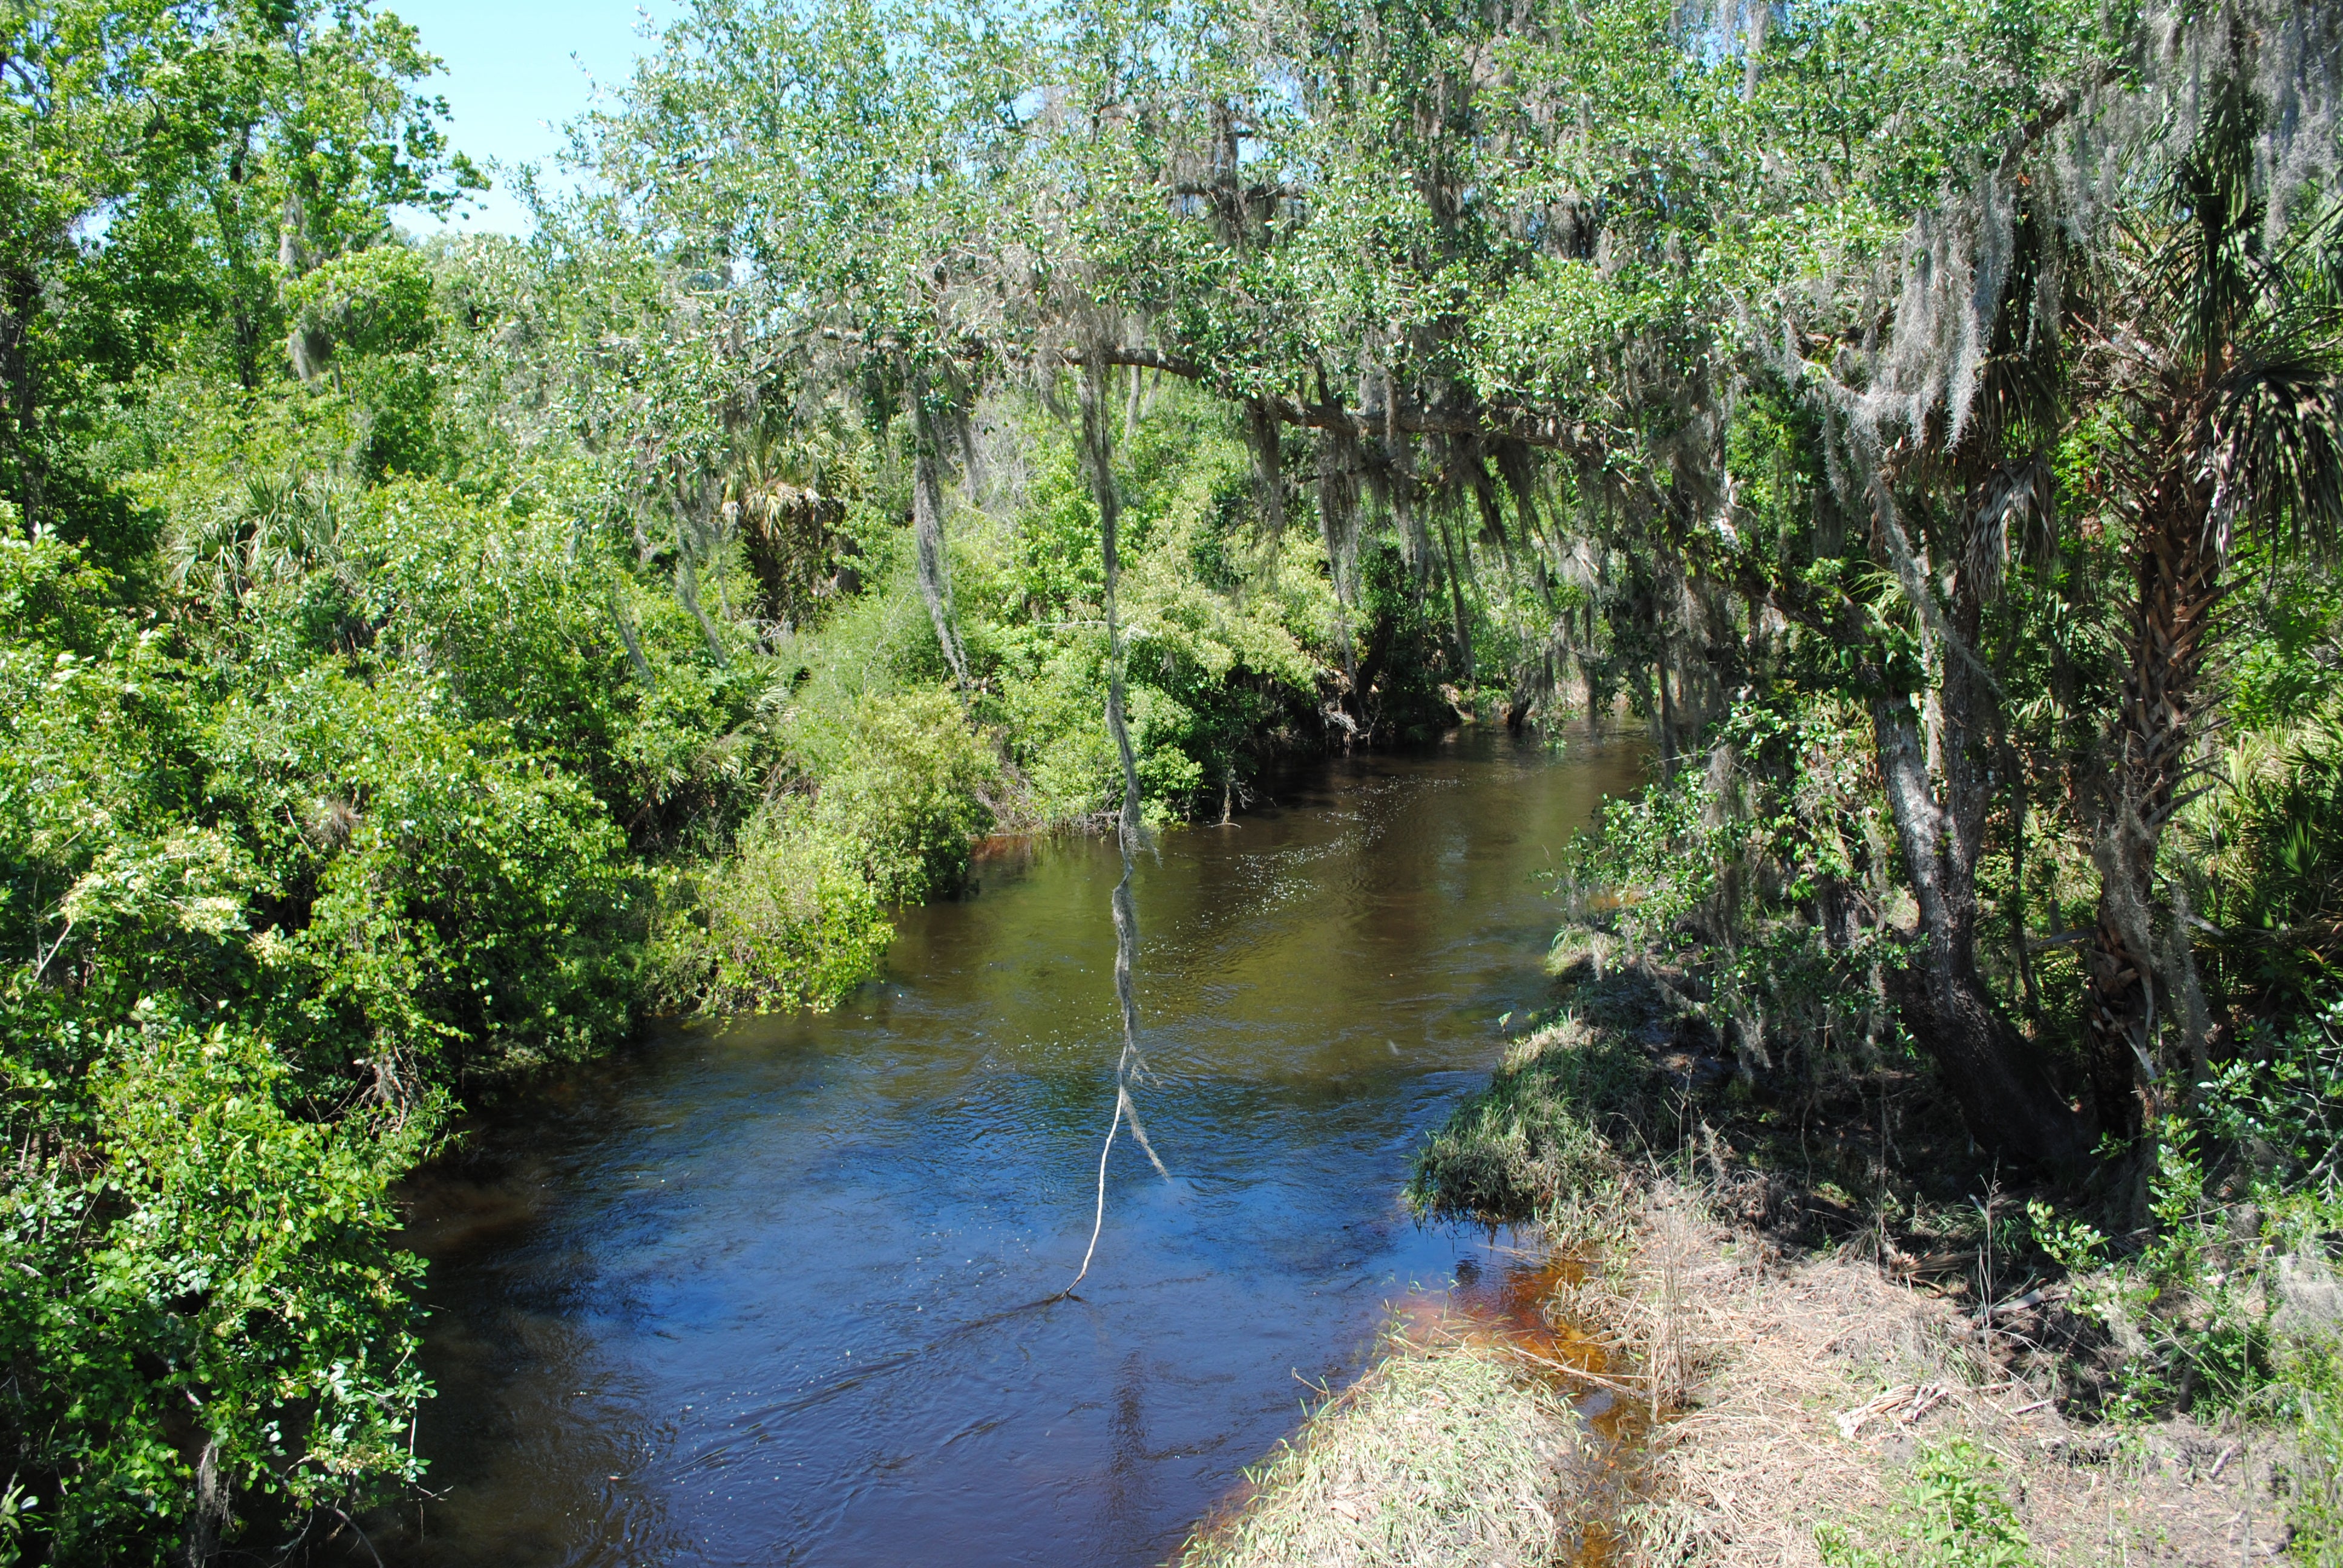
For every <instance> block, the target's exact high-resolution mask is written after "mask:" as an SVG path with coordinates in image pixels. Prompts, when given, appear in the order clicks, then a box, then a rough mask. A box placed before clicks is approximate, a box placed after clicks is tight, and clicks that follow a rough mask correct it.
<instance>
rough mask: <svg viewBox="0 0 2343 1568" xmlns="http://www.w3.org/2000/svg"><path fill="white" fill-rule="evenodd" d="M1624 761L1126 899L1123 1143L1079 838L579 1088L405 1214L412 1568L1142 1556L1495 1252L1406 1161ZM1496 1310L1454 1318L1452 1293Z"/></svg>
mask: <svg viewBox="0 0 2343 1568" xmlns="http://www.w3.org/2000/svg"><path fill="white" fill-rule="evenodd" d="M1641 756H1642V754H1641V751H1640V749H1637V748H1635V747H1634V746H1632V745H1626V744H1620V745H1614V746H1611V747H1607V748H1604V747H1595V746H1592V745H1588V744H1586V743H1584V742H1580V743H1574V745H1573V746H1572V747H1571V748H1570V749H1569V750H1568V752H1567V753H1566V754H1565V756H1564V758H1562V759H1559V760H1557V759H1554V756H1553V754H1552V753H1550V752H1548V751H1547V750H1545V749H1543V748H1540V747H1536V746H1532V745H1523V744H1516V743H1513V742H1512V741H1509V740H1507V739H1504V738H1503V737H1502V736H1486V735H1483V736H1478V737H1468V738H1466V739H1462V740H1459V741H1455V742H1453V743H1452V744H1450V745H1449V746H1447V747H1446V748H1444V749H1441V750H1439V751H1437V752H1434V753H1431V754H1428V755H1423V756H1414V757H1373V758H1368V759H1361V760H1357V761H1351V762H1345V763H1340V764H1335V765H1332V766H1331V767H1327V768H1324V769H1314V770H1312V771H1309V772H1306V773H1302V774H1299V775H1296V776H1292V777H1289V778H1288V779H1285V780H1283V781H1282V783H1281V784H1280V786H1279V788H1278V798H1277V799H1276V800H1275V802H1274V803H1273V805H1270V806H1266V807H1264V808H1263V809H1261V810H1259V811H1258V812H1256V813H1255V814H1252V815H1250V816H1247V817H1245V818H1243V819H1241V821H1240V823H1239V825H1238V826H1236V827H1233V828H1228V829H1217V828H1204V829H1192V830H1188V831H1183V832H1178V833H1173V834H1169V835H1167V836H1165V837H1164V839H1162V842H1161V855H1160V858H1156V859H1149V860H1147V861H1145V862H1143V863H1142V865H1141V869H1140V872H1139V877H1138V882H1137V891H1138V899H1139V908H1140V911H1141V956H1140V975H1141V978H1140V1001H1141V1030H1142V1038H1143V1040H1144V1043H1145V1048H1146V1051H1147V1055H1148V1058H1149V1060H1150V1062H1151V1066H1152V1068H1153V1070H1154V1076H1153V1078H1152V1079H1151V1081H1147V1082H1145V1083H1143V1084H1141V1086H1140V1087H1139V1089H1138V1091H1137V1101H1138V1103H1139V1106H1140V1108H1141V1114H1142V1115H1143V1116H1144V1118H1145V1119H1146V1123H1147V1129H1148V1131H1149V1132H1150V1133H1151V1135H1152V1138H1153V1141H1154V1144H1155V1147H1156V1149H1157V1150H1158V1151H1160V1152H1161V1155H1162V1156H1163V1158H1164V1160H1165V1161H1167V1162H1168V1163H1169V1165H1170V1167H1171V1169H1172V1172H1173V1175H1174V1177H1175V1180H1174V1181H1172V1183H1170V1184H1166V1183H1165V1182H1164V1181H1162V1180H1161V1178H1159V1177H1157V1176H1156V1175H1155V1174H1154V1173H1153V1172H1152V1171H1151V1170H1150V1169H1149V1167H1148V1165H1147V1163H1146V1161H1145V1159H1144V1157H1143V1156H1142V1155H1141V1154H1140V1153H1139V1152H1138V1151H1136V1150H1135V1149H1133V1148H1131V1145H1130V1143H1129V1141H1128V1139H1127V1138H1126V1139H1125V1140H1124V1141H1123V1142H1122V1143H1121V1145H1119V1146H1118V1148H1117V1150H1116V1151H1115V1154H1114V1160H1113V1164H1112V1167H1111V1172H1110V1176H1109V1181H1108V1190H1107V1204H1108V1211H1107V1223H1106V1230H1105V1234H1104V1236H1103V1238H1102V1239H1101V1242H1100V1245H1099V1255H1098V1261H1097V1262H1096V1263H1095V1264H1094V1265H1093V1267H1092V1269H1091V1275H1090V1278H1089V1279H1088V1280H1087V1281H1086V1282H1084V1283H1083V1285H1082V1287H1081V1295H1080V1298H1079V1299H1077V1300H1071V1301H1061V1302H1056V1303H1054V1304H1050V1305H1036V1304H1034V1303H1036V1302H1039V1301H1040V1300H1041V1298H1044V1297H1047V1296H1049V1295H1050V1294H1051V1293H1052V1292H1056V1291H1058V1290H1059V1289H1060V1288H1061V1287H1062V1286H1063V1285H1064V1284H1065V1283H1066V1282H1067V1281H1068V1279H1069V1278H1070V1277H1071V1275H1072V1273H1073V1271H1074V1269H1075V1267H1076V1265H1077V1264H1078V1262H1079V1261H1080V1259H1081V1253H1082V1248H1083V1245H1084V1243H1085V1241H1087V1240H1088V1237H1089V1231H1090V1221H1091V1205H1092V1192H1093V1189H1092V1182H1093V1181H1094V1177H1095V1171H1096V1166H1097V1159H1098V1140H1099V1138H1100V1136H1101V1133H1102V1132H1103V1131H1104V1129H1105V1126H1106V1122H1107V1119H1108V1116H1109V1114H1110V1112H1111V1109H1112V1100H1113V1089H1112V1062H1113V1050H1114V1038H1115V1022H1114V1013H1113V988H1112V980H1111V973H1112V961H1113V938H1112V934H1111V928H1110V926H1109V914H1108V892H1109V890H1110V889H1111V887H1112V885H1113V881H1114V879H1115V876H1116V873H1117V864H1116V860H1115V858H1114V853H1113V850H1112V849H1111V846H1110V845H1108V844H1106V843H1102V842H1100V841H1097V840H1089V839H1081V840H1068V841H1055V842H1041V843H1025V842H1002V841H996V842H995V843H994V844H992V845H990V846H988V847H987V852H986V853H985V854H984V855H983V856H982V857H981V858H980V861H979V863H978V867H977V874H976V877H975V879H974V886H973V889H972V890H971V892H970V896H968V897H966V898H962V899H960V900H954V901H951V902H946V903H940V904H937V905H934V906H931V907H930V908H927V909H923V910H913V911H910V912H908V913H906V914H905V915H904V916H903V917H902V919H901V920H900V926H899V934H898V936H897V938H896V940H895V944H894V947H893V949H892V950H891V951H890V953H889V955H888V960H887V970H886V978H885V980H883V982H874V983H872V984H870V985H869V986H866V987H865V988H863V990H861V992H860V994H858V995H857V996H856V997H855V998H853V999H852V1000H851V1001H850V1002H849V1003H848V1004H847V1005H846V1006H845V1007H843V1008H841V1009H840V1010H838V1011H837V1012H835V1013H833V1014H831V1015H830V1016H828V1017H823V1018H808V1017H788V1018H769V1019H751V1020H739V1021H736V1022H733V1023H730V1024H728V1025H726V1026H724V1027H721V1028H704V1029H694V1030H689V1031H686V1032H682V1033H679V1034H672V1035H669V1036H667V1037H664V1038H661V1039H658V1040H652V1041H650V1042H649V1043H648V1044H646V1045H645V1046H644V1047H642V1048H640V1049H639V1050H635V1051H632V1052H629V1053H628V1054H627V1055H625V1056H624V1057H623V1058H621V1059H619V1060H612V1061H608V1062H604V1063H601V1064H598V1065H597V1066H594V1067H590V1068H586V1069H581V1070H572V1071H569V1072H566V1073H564V1074H561V1075H559V1076H558V1077H557V1078H555V1079H553V1080H552V1081H549V1082H548V1083H546V1084H544V1085H543V1086H541V1087H538V1088H535V1089H532V1090H531V1091H530V1092H529V1093H528V1095H527V1096H526V1097H525V1099H524V1100H523V1101H522V1102H521V1103H520V1104H519V1105H518V1107H516V1108H515V1109H514V1110H512V1111H507V1112H505V1113H502V1114H500V1115H498V1116H493V1117H490V1118H487V1119H484V1120H483V1121H481V1122H480V1123H479V1124H478V1126H477V1127H476V1129H475V1131H474V1134H473V1137H472V1140H471V1143H470V1146H469V1149H468V1152H467V1153H466V1154H465V1155H464V1156H463V1157H462V1158H461V1159H460V1160H458V1161H453V1162H451V1163H450V1164H449V1165H447V1167H445V1168H443V1169H441V1170H439V1171H435V1172H433V1173H431V1174H430V1175H429V1176H428V1177H427V1178H426V1179H424V1180H423V1181H420V1182H419V1183H418V1184H417V1189H416V1193H415V1198H416V1208H415V1223H414V1229H413V1232H412V1238H413V1244H414V1245H415V1246H417V1248H418V1249H419V1250H420V1251H423V1252H424V1253H425V1254H427V1256H428V1257H429V1258H430V1259H431V1271H430V1282H429V1289H428V1292H427V1296H428V1302H429V1305H430V1308H431V1312H432V1314H433V1315H432V1318H431V1322H430V1325H429V1334H428V1350H427V1365H428V1369H429V1372H430V1374H431V1377H432V1379H433V1381H434V1382H435V1383H436V1384H437V1388H438V1390H439V1397H438V1398H437V1400H436V1401H435V1402H432V1403H431V1405H430V1406H429V1408H428V1410H427V1413H426V1415H425V1416H424V1419H423V1422H422V1425H421V1431H420V1435H419V1445H420V1447H421V1450H422V1452H424V1453H425V1454H427V1456H428V1457H429V1459H430V1462H431V1470H430V1475H429V1477H428V1484H429V1485H430V1487H431V1489H432V1490H433V1492H435V1493H438V1494H440V1497H441V1501H437V1502H434V1503H427V1504H425V1505H424V1506H423V1507H422V1508H420V1509H419V1510H417V1509H408V1510H406V1511H404V1512H402V1513H398V1514H397V1515H396V1516H378V1517H377V1519H375V1520H374V1521H372V1522H371V1524H370V1529H369V1534H370V1535H371V1536H372V1539H373V1544H374V1546H375V1547H376V1548H377V1550H378V1551H380V1552H381V1553H382V1554H383V1556H384V1557H385V1559H386V1560H387V1561H389V1562H392V1563H408V1564H418V1565H421V1564H428V1565H433V1568H437V1565H456V1564H464V1565H474V1564H477V1565H479V1568H489V1565H495V1568H534V1565H538V1564H548V1565H549V1564H586V1563H610V1564H618V1563H625V1564H630V1565H633V1564H685V1563H756V1564H778V1563H822V1564H860V1563H873V1564H875V1563H888V1564H897V1563H927V1562H938V1563H960V1564H992V1563H1002V1564H1006V1563H1035V1564H1050V1565H1051V1568H1069V1565H1075V1564H1091V1563H1097V1564H1142V1563H1160V1562H1161V1561H1162V1560H1163V1559H1164V1558H1165V1557H1166V1556H1167V1555H1169V1554H1170V1553H1172V1552H1173V1551H1174V1550H1176V1548H1177V1547H1178V1545H1179V1543H1180V1541H1181V1539H1182V1534H1183V1533H1184V1531H1185V1530H1186V1529H1187V1527H1188V1526H1189V1525H1190V1524H1191V1523H1192V1522H1193V1521H1194V1520H1195V1519H1196V1518H1197V1517H1198V1516H1199V1515H1200V1514H1202V1513H1204V1512H1205V1511H1206V1510H1207V1509H1208V1508H1210V1507H1211V1506H1212V1504H1213V1503H1214V1502H1215V1501H1216V1500H1218V1499H1221V1498H1223V1497H1225V1496H1226V1495H1227V1494H1228V1493H1229V1492H1230V1490H1231V1488H1232V1486H1234V1485H1235V1484H1236V1483H1238V1482H1239V1479H1240V1474H1239V1473H1240V1471H1241V1470H1242V1467H1243V1466H1245V1465H1247V1464H1249V1463H1251V1462H1254V1461H1255V1460H1257V1459H1259V1458H1260V1457H1261V1456H1262V1453H1263V1452H1265V1451H1266V1450H1267V1449H1269V1448H1270V1447H1271V1446H1272V1444H1273V1443H1274V1442H1276V1441H1277V1440H1278V1439H1279V1438H1280V1437H1282V1436H1284V1435H1286V1434H1288V1433H1290V1432H1292V1430H1293V1429H1294V1427H1295V1426H1296V1425H1297V1424H1298V1422H1299V1420H1300V1416H1301V1412H1302V1402H1303V1401H1304V1400H1305V1399H1307V1398H1309V1397H1310V1392H1309V1388H1308V1387H1306V1386H1305V1385H1318V1386H1325V1385H1326V1384H1328V1383H1329V1382H1337V1383H1339V1382H1341V1381H1342V1380H1343V1379H1344V1378H1346V1377H1348V1376H1351V1375H1353V1374H1354V1373H1355V1372H1356V1371H1357V1370H1358V1369H1359V1367H1360V1366H1361V1365H1362V1364H1363V1361H1364V1359H1365V1357H1366V1356H1367V1354H1368V1352H1370V1351H1371V1349H1372V1347H1373V1341H1374V1338H1375V1335H1376V1331H1377V1330H1378V1328H1379V1327H1380V1326H1381V1325H1383V1323H1384V1322H1386V1321H1387V1320H1388V1318H1389V1317H1390V1314H1391V1312H1392V1310H1393V1305H1392V1304H1393V1302H1397V1301H1400V1300H1401V1299H1403V1298H1409V1297H1415V1298H1419V1299H1420V1298H1421V1296H1422V1295H1423V1293H1425V1292H1430V1293H1433V1295H1435V1296H1437V1295H1438V1294H1439V1293H1441V1292H1448V1291H1452V1290H1454V1289H1456V1288H1457V1287H1458V1285H1459V1282H1460V1280H1461V1281H1462V1282H1463V1285H1464V1286H1465V1287H1467V1288H1470V1287H1472V1286H1473V1283H1474V1282H1475V1281H1476V1279H1485V1277H1486V1276H1487V1275H1489V1274H1490V1273H1491V1272H1493V1271H1502V1270H1503V1268H1504V1267H1505V1266H1506V1263H1507V1260H1506V1258H1505V1255H1504V1254H1503V1252H1502V1251H1492V1250H1491V1249H1490V1248H1489V1247H1488V1246H1486V1245H1485V1244H1483V1243H1481V1242H1480V1241H1478V1240H1477V1239H1475V1238H1473V1237H1459V1236H1456V1235H1453V1234H1450V1233H1447V1232H1444V1231H1424V1230H1420V1229H1418V1228H1417V1227H1416V1226H1415V1225H1414V1224H1413V1222H1412V1221H1410V1220H1409V1219H1408V1217H1407V1215H1406V1213H1405V1212H1404V1211H1403V1209H1402V1208H1401V1206H1400V1204H1399V1200H1398V1192H1399V1187H1400V1184H1401V1182H1402V1181H1403V1177H1404V1175H1405V1171H1406V1167H1407V1160H1408V1155H1409V1153H1410V1151H1412V1150H1413V1148H1414V1147H1415V1146H1416V1145H1417V1144H1418V1142H1420V1141H1421V1140H1422V1138H1423V1134H1424V1132H1425V1131H1426V1130H1427V1129H1428V1128H1430V1127H1431V1126H1433V1124H1435V1123H1436V1122H1437V1121H1439V1119H1440V1118H1441V1116H1442V1115H1443V1113H1444V1112H1445V1111H1446V1110H1447V1109H1448V1107H1449V1106H1450V1105H1451V1104H1453V1102H1454V1101H1455V1100H1456V1099H1457V1097H1458V1096H1459V1095H1461V1094H1463V1092H1465V1091H1467V1090H1468V1089H1470V1088H1471V1087H1473V1085H1474V1084H1476V1083H1477V1082H1479V1081H1482V1079H1483V1075H1484V1074H1485V1073H1486V1072H1487V1071H1488V1070H1489V1069H1490V1068H1491V1067H1492V1066H1493V1065H1494V1063H1495V1061H1496V1060H1497V1058H1498V1057H1499V1055H1500V1054H1501V1050H1502V1040H1501V1033H1500V1020H1501V1019H1503V1017H1504V1016H1505V1015H1506V1014H1508V1013H1510V1014H1513V1015H1516V1017H1518V1016H1519V1015H1521V1014H1523V1013H1526V1012H1529V1011H1532V1010H1538V1009H1541V1008H1544V1007H1545V1006H1547V1005H1550V1002H1551V1000H1552V990H1553V983H1552V981H1551V980H1549V979H1548V978H1547V977H1546V975H1545V972H1544V969H1543V967H1542V960H1543V958H1544V951H1545V948H1546V944H1547V941H1548V939H1549V938H1550V937H1551V935H1552V931H1553V926H1554V910H1553V906H1552V905H1551V903H1550V902H1549V901H1548V900H1547V899H1546V897H1545V895H1544V883H1543V879H1542V878H1541V877H1540V873H1542V872H1544V870H1546V869H1548V868H1550V867H1551V866H1552V865H1553V864H1554V859H1555V857H1556V856H1557V855H1558V854H1559V852H1560V850H1561V848H1562V846H1563V845H1564V843H1565V842H1566V841H1567V839H1568V838H1569V836H1570V834H1571V833H1572V832H1573V831H1574V830H1575V829H1579V828H1581V827H1583V826H1584V825H1586V824H1587V823H1588V822H1589V820H1590V819H1591V818H1592V817H1593V815H1594V812H1595V811H1596V810H1597V809H1598V808H1599V806H1600V803H1601V801H1602V799H1603V798H1604V796H1605V795H1606V794H1610V793H1617V792H1621V791H1624V790H1625V789H1629V788H1632V787H1633V786H1634V783H1635V782H1636V780H1637V779H1638V777H1639V773H1640V768H1641ZM1483 1288H1485V1286H1484V1287H1483Z"/></svg>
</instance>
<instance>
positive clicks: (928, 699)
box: [815, 689, 1000, 904]
mask: <svg viewBox="0 0 2343 1568" xmlns="http://www.w3.org/2000/svg"><path fill="white" fill-rule="evenodd" d="M824 761H825V762H826V763H827V767H826V768H825V769H824V771H823V772H822V773H821V774H820V797H819V801H818V804H817V806H816V808H815V810H816V815H817V816H818V817H819V819H820V822H821V825H822V827H823V828H824V829H826V830H827V831H828V832H829V833H830V835H831V836H832V837H833V838H834V839H836V840H837V841H838V842H839V843H840V844H849V845H852V846H854V847H855V849H856V851H857V852H858V853H859V856H860V862H861V867H862V871H863V874H864V875H865V876H866V877H867V878H868V879H870V884H871V887H872V888H873V889H874V890H876V892H877V895H878V897H879V899H880V901H881V902H884V903H890V904H912V903H918V902H919V901H920V900H922V899H924V898H926V897H927V896H928V895H929V894H930V893H931V892H937V891H942V890H950V888H952V887H953V886H955V885H956V884H957V883H958V882H959V881H960V878H961V877H962V876H963V875H964V874H965V873H966V871H967V869H968V852H969V845H970V842H971V841H972V840H973V839H975V838H976V837H977V836H978V835H979V834H980V833H982V832H983V831H984V830H985V829H987V828H988V827H989V826H990V817H991V813H990V810H989V809H987V808H986V807H985V805H984V804H983V802H982V799H981V798H980V791H982V790H984V789H986V788H987V787H988V786H990V787H996V788H997V787H998V782H999V778H1000V768H999V764H998V763H997V762H996V761H995V760H994V757H993V753H992V749H991V747H990V743H989V741H988V740H987V739H986V738H985V737H983V736H982V735H980V734H979V733H978V732H977V731H975V730H974V729H971V728H970V725H969V722H968V719H967V718H966V716H965V715H964V714H963V713H962V712H961V711H960V704H959V703H958V702H957V701H956V700H955V699H953V698H952V696H951V694H950V692H948V691H942V690H935V689H930V690H926V691H908V692H899V693H895V694H892V695H889V696H880V695H876V694H866V695H865V696H863V697H862V698H860V699H859V700H857V701H856V702H855V704H854V706H853V708H852V709H850V712H849V713H848V715H847V717H846V721H845V726H844V732H843V734H842V735H841V736H840V737H839V738H838V739H837V740H836V741H835V743H834V745H833V748H832V749H831V751H830V755H829V756H828V757H827V758H826V759H824Z"/></svg>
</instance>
